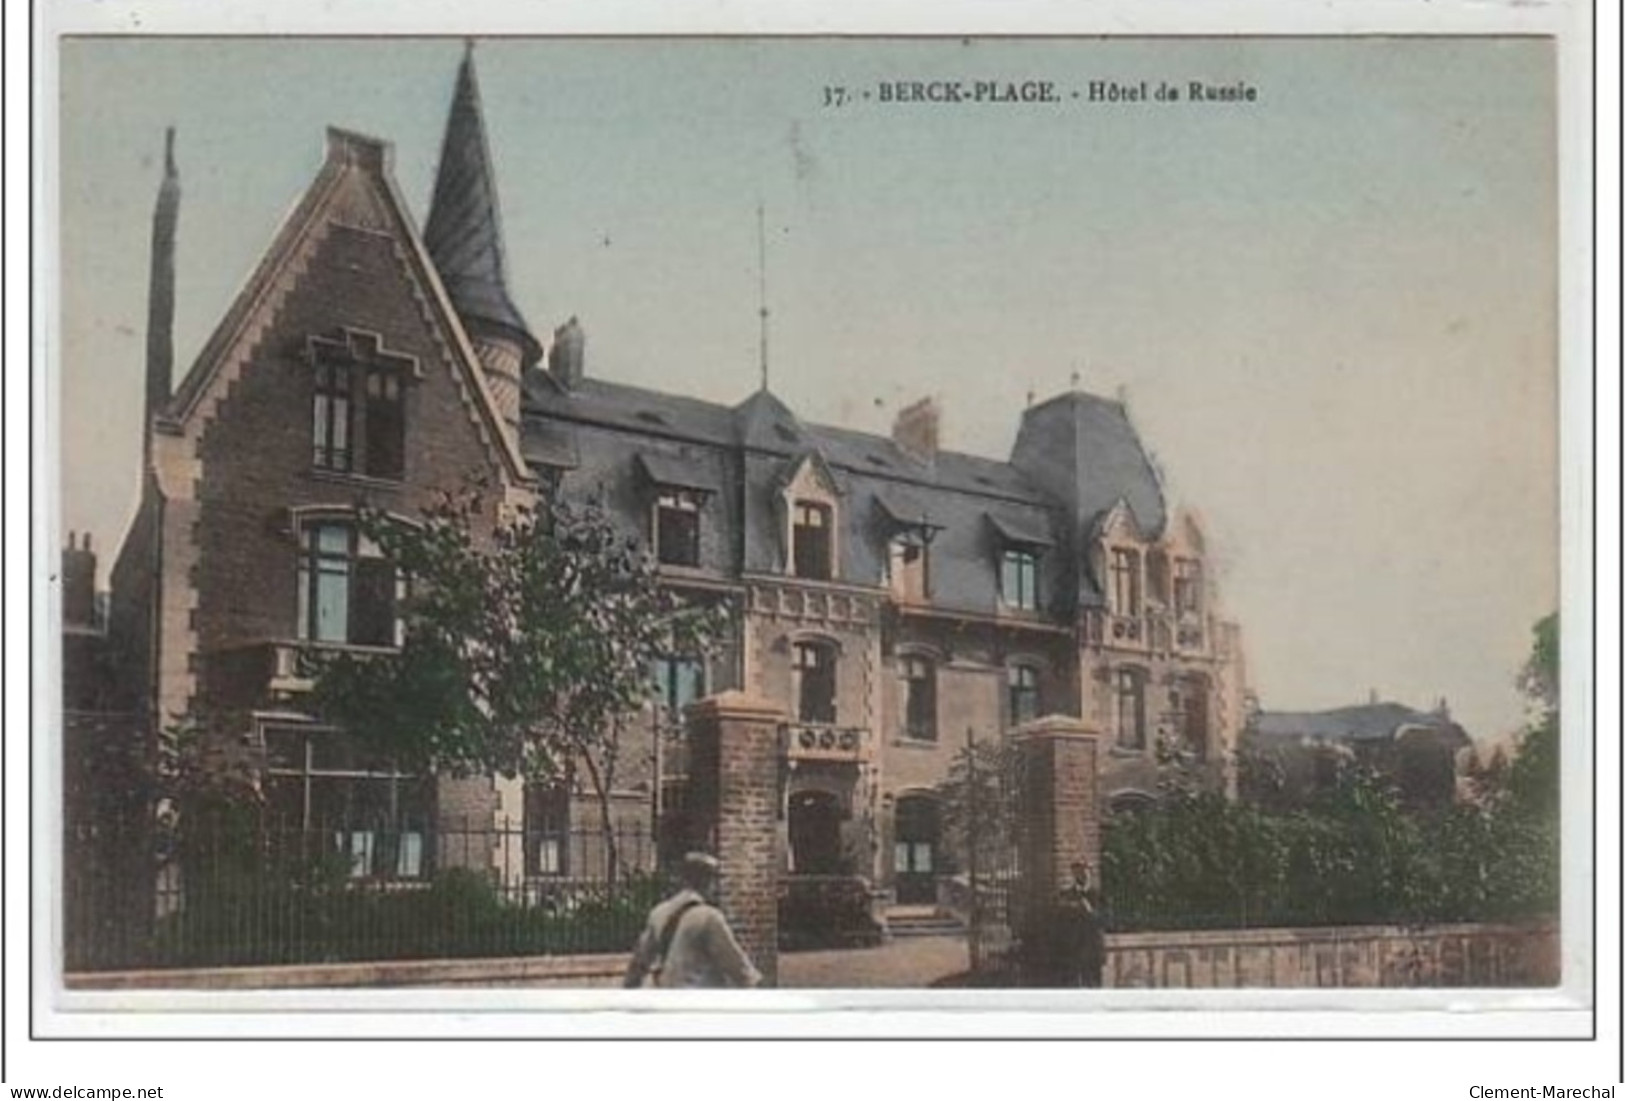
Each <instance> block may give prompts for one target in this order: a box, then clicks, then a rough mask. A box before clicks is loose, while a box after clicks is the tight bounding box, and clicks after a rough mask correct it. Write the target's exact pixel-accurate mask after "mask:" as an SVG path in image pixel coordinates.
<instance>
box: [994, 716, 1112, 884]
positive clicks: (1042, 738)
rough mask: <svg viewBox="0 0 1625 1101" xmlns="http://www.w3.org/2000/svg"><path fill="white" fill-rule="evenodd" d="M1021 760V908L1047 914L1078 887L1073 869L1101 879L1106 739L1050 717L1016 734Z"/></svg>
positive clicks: (1090, 729) (1084, 725) (1084, 726)
mask: <svg viewBox="0 0 1625 1101" xmlns="http://www.w3.org/2000/svg"><path fill="white" fill-rule="evenodd" d="M1013 738H1014V740H1015V744H1016V745H1017V747H1018V748H1019V752H1020V754H1021V776H1022V789H1023V790H1022V808H1023V812H1022V828H1021V830H1020V836H1021V888H1020V895H1021V908H1022V912H1023V913H1024V914H1039V913H1043V912H1044V911H1045V910H1047V909H1048V908H1049V907H1051V906H1053V905H1054V904H1055V903H1056V902H1057V901H1058V899H1059V898H1060V894H1061V892H1062V891H1063V890H1064V889H1065V888H1067V887H1068V886H1070V885H1071V883H1072V865H1073V864H1075V863H1077V862H1078V861H1087V862H1088V863H1089V864H1090V866H1092V867H1093V868H1094V869H1095V875H1096V887H1097V889H1098V887H1099V885H1100V884H1099V881H1098V877H1099V875H1100V805H1099V770H1098V763H1097V754H1098V752H1099V744H1100V735H1099V732H1098V731H1097V730H1096V728H1095V727H1094V726H1092V725H1090V724H1089V723H1087V722H1085V721H1084V720H1082V719H1076V718H1072V717H1070V716H1065V715H1048V716H1045V717H1044V718H1041V719H1035V720H1033V721H1032V722H1030V723H1027V724H1026V725H1024V726H1020V727H1017V728H1016V729H1015V731H1014V732H1013Z"/></svg>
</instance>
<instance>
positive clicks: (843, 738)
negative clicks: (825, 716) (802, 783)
mask: <svg viewBox="0 0 1625 1101" xmlns="http://www.w3.org/2000/svg"><path fill="white" fill-rule="evenodd" d="M784 752H785V756H786V757H788V758H789V759H790V760H792V761H837V762H847V763H852V764H857V763H860V762H863V761H867V760H869V758H870V755H871V754H870V745H869V732H868V731H867V730H865V729H863V728H861V727H856V726H836V725H834V724H832V723H802V722H796V723H787V724H785V726H784Z"/></svg>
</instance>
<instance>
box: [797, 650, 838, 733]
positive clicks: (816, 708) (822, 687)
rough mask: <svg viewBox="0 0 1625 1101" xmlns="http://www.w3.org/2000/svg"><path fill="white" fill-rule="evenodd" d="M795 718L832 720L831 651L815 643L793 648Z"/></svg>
mask: <svg viewBox="0 0 1625 1101" xmlns="http://www.w3.org/2000/svg"><path fill="white" fill-rule="evenodd" d="M794 656H795V667H794V672H795V681H796V684H795V691H796V715H797V717H798V718H799V719H800V720H801V721H802V722H804V723H833V722H834V721H835V651H834V649H833V648H832V647H830V646H827V645H825V644H823V643H818V642H798V643H796V645H795V655H794Z"/></svg>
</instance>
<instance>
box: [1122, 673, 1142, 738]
mask: <svg viewBox="0 0 1625 1101" xmlns="http://www.w3.org/2000/svg"><path fill="white" fill-rule="evenodd" d="M1116 681H1117V744H1118V745H1119V746H1121V747H1122V748H1124V749H1144V748H1145V673H1144V672H1143V671H1141V670H1139V669H1119V670H1117V674H1116Z"/></svg>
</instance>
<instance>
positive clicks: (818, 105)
mask: <svg viewBox="0 0 1625 1101" xmlns="http://www.w3.org/2000/svg"><path fill="white" fill-rule="evenodd" d="M462 51H463V45H462V43H461V42H460V41H457V40H452V39H413V40H396V41H388V40H376V39H375V40H301V41H297V42H294V41H289V40H275V39H258V40H251V39H250V40H245V39H237V40H224V39H175V40H154V39H142V40H120V39H83V40H77V41H67V42H65V43H64V45H63V48H62V51H61V67H60V76H61V95H60V114H59V118H60V131H59V140H60V159H59V165H60V190H59V196H60V201H59V202H60V205H59V207H58V219H57V222H58V225H59V241H58V242H57V244H58V246H59V255H60V258H61V266H60V271H59V278H60V287H59V290H60V302H61V320H60V332H59V333H58V334H57V336H58V338H59V339H58V340H57V341H56V342H55V344H54V346H50V344H51V342H50V341H48V346H49V351H50V353H51V362H53V363H54V364H55V370H56V378H57V379H58V380H59V387H60V388H59V390H58V398H59V404H58V406H57V409H58V418H57V420H58V423H59V425H60V432H61V438H60V439H61V451H60V454H61V470H60V490H61V508H60V526H61V528H62V532H63V536H64V538H65V537H66V533H67V532H68V531H70V530H72V531H79V532H83V531H90V532H91V533H93V536H94V540H95V545H96V546H97V547H98V548H99V550H100V552H101V555H102V567H103V570H104V572H105V569H106V568H107V567H108V566H109V565H110V564H111V561H112V556H113V552H114V548H116V546H117V544H118V542H119V540H120V539H122V537H123V533H124V530H125V528H126V527H127V525H128V523H129V519H130V517H131V514H132V511H133V508H134V504H135V497H136V492H137V487H138V467H139V458H140V437H139V431H140V427H139V419H140V405H141V400H142V373H143V357H144V340H145V336H144V333H145V325H146V281H147V269H148V262H149V256H148V247H149V235H150V231H151V229H150V227H151V222H150V219H151V211H152V205H153V201H154V199H155V197H156V194H157V187H158V183H159V179H160V175H161V169H162V150H163V131H164V127H165V126H169V125H173V126H175V127H176V129H177V137H176V159H177V162H178V164H179V170H180V178H181V189H182V199H181V208H180V230H179V242H178V250H177V260H178V274H177V296H178V308H177V315H176V330H175V332H176V338H175V347H176V361H177V381H178V379H179V377H180V374H181V373H182V372H184V371H185V370H186V369H187V368H188V367H189V366H190V364H191V361H192V358H193V357H194V356H195V355H196V353H197V351H198V350H199V349H200V348H201V346H202V344H203V342H204V340H205V339H206V338H207V336H208V334H209V332H210V330H211V328H212V326H213V325H214V324H215V323H216V322H217V321H218V320H219V318H220V317H221V315H222V314H223V313H224V312H225V310H226V308H227V306H228V305H229V303H230V301H231V299H232V297H233V296H234V295H235V293H236V292H237V291H238V289H239V288H240V287H241V285H242V283H243V281H244V280H245V279H246V278H247V275H248V273H249V271H250V269H251V267H252V265H253V264H254V263H255V262H256V261H257V259H258V258H259V256H260V255H261V254H262V252H263V250H264V249H265V247H266V246H267V245H268V243H269V242H270V239H271V237H272V235H273V234H274V233H275V231H276V229H277V227H278V225H279V224H280V222H281V220H282V219H283V218H284V217H285V216H286V215H287V214H288V212H289V211H290V210H291V209H292V207H293V206H294V204H295V203H296V202H297V200H298V198H299V197H300V195H301V194H302V192H303V190H304V189H305V188H306V187H307V186H308V185H309V183H310V181H311V180H312V179H313V178H314V176H315V173H316V171H317V169H318V167H319V165H320V162H321V158H322V151H323V131H324V127H325V126H327V125H330V124H331V125H339V126H343V127H346V128H348V129H353V130H359V131H362V132H365V133H369V134H373V135H375V136H378V137H382V138H386V139H388V140H390V141H391V142H393V144H394V172H395V176H396V179H397V181H398V182H399V184H400V187H401V190H402V193H403V194H404V195H405V197H406V200H407V202H408V204H409V205H410V206H411V208H412V213H413V215H414V217H415V218H416V219H417V220H418V223H419V225H421V224H422V222H423V220H424V218H425V216H426V213H427V210H426V207H427V202H428V197H429V194H430V190H431V184H432V180H433V172H434V168H435V161H436V157H437V155H438V152H439V142H440V135H441V129H442V127H443V125H444V122H445V115H446V111H447V108H448V106H449V103H450V97H451V90H452V83H453V79H454V77H455V70H456V66H457V63H458V60H459V58H460V57H461V55H462ZM476 59H477V65H478V69H479V77H480V82H481V90H482V95H483V99H484V106H485V117H486V123H487V128H488V134H489V139H490V144H491V148H492V154H493V157H494V160H495V164H496V172H497V183H498V188H499V191H500V197H501V213H502V220H503V227H504V232H505V236H506V240H507V246H508V257H507V258H508V266H509V281H510V287H511V290H512V292H513V297H514V299H515V301H516V302H517V304H518V306H519V308H520V310H521V311H522V312H523V313H524V314H525V316H526V317H527V319H528V320H529V322H530V325H531V327H532V330H533V331H534V332H535V333H536V334H537V335H538V336H541V337H542V338H543V339H544V340H548V341H550V338H551V333H552V331H553V329H554V328H555V327H556V326H557V325H559V324H560V323H562V322H563V321H564V320H565V319H566V318H568V317H570V316H572V315H575V316H578V317H579V318H580V320H581V323H582V325H583V326H584V327H585V329H586V332H587V334H588V338H587V355H586V363H587V371H588V372H589V373H590V374H594V375H597V376H600V377H603V378H607V379H613V380H616V381H620V382H626V383H632V384H636V385H643V386H649V387H654V388H658V389H663V390H670V391H674V392H678V393H686V394H692V395H695V396H699V397H705V398H710V399H714V400H718V401H724V402H729V403H732V402H737V401H739V400H742V399H743V398H744V397H745V396H747V395H748V394H749V393H750V392H751V391H752V390H754V389H755V387H756V386H757V383H758V378H759V372H760V363H759V354H758V338H759V329H758V324H759V322H758V316H757V306H758V293H759V292H758V278H759V270H758V245H757V221H756V210H757V205H758V203H760V204H761V205H762V206H763V208H764V209H765V212H766V214H765V219H766V227H767V232H766V255H767V262H766V283H767V288H768V300H769V306H770V311H771V317H770V323H769V324H770V340H769V346H770V352H769V366H770V375H771V384H772V388H773V390H774V391H775V392H776V393H777V394H778V395H780V396H781V397H782V398H783V399H784V400H785V401H786V402H787V403H788V404H789V406H790V407H791V408H792V409H794V410H795V411H796V413H797V414H798V415H799V416H800V417H801V418H802V419H804V420H806V421H811V422H816V423H828V424H840V425H846V426H850V427H854V428H859V429H865V430H869V431H874V432H881V433H884V432H886V431H888V430H889V427H890V424H891V419H892V417H893V415H894V414H895V412H896V411H897V410H898V409H899V408H901V407H902V406H903V405H906V404H908V403H909V402H910V401H912V400H914V399H915V398H918V397H920V396H923V395H926V394H932V395H935V396H936V397H937V398H938V399H939V401H940V402H941V405H942V407H943V445H944V446H945V447H949V448H952V449H955V450H962V451H969V452H974V453H978V454H985V455H991V456H994V457H1004V456H1007V455H1008V453H1009V449H1010V446H1011V444H1012V442H1013V441H1014V438H1015V433H1016V429H1017V427H1018V425H1019V421H1020V416H1021V411H1022V409H1023V408H1024V407H1025V406H1026V404H1027V402H1028V395H1029V394H1035V395H1036V397H1037V398H1038V399H1039V400H1043V399H1044V398H1045V397H1048V396H1050V395H1052V394H1054V393H1057V392H1059V391H1061V390H1064V389H1066V388H1067V387H1068V386H1069V385H1070V384H1071V379H1072V377H1073V376H1074V375H1076V377H1077V379H1078V385H1079V386H1081V387H1082V388H1083V389H1086V390H1090V391H1093V392H1096V393H1101V394H1106V395H1112V396H1117V395H1121V396H1122V397H1123V398H1124V399H1125V400H1126V402H1127V407H1128V409H1129V413H1130V416H1131V418H1132V419H1133V421H1134V423H1135V424H1136V426H1137V427H1138V429H1139V431H1140V433H1141V435H1142V437H1143V439H1144V441H1145V443H1146V445H1147V446H1148V448H1149V449H1150V450H1151V451H1152V453H1153V454H1154V456H1155V459H1156V461H1157V463H1158V465H1159V467H1160V469H1161V470H1162V472H1163V476H1164V483H1165V487H1166V489H1167V491H1168V495H1169V497H1170V500H1171V502H1172V503H1174V504H1175V505H1180V504H1183V505H1188V506H1191V507H1193V508H1195V509H1196V510H1198V512H1199V513H1200V515H1201V517H1202V520H1203V522H1204V525H1205V527H1206V530H1207V535H1208V543H1209V547H1210V551H1211V553H1212V555H1213V557H1214V562H1213V567H1212V573H1213V575H1214V577H1215V580H1216V582H1217V584H1218V586H1219V591H1220V600H1221V603H1222V605H1223V607H1224V608H1225V610H1226V612H1227V613H1228V614H1229V615H1231V616H1232V617H1234V618H1235V619H1237V620H1238V621H1239V622H1240V623H1241V626H1242V629H1243V632H1244V640H1245V646H1246V652H1247V660H1248V667H1249V676H1250V680H1251V682H1252V684H1253V686H1254V688H1255V689H1256V691H1257V692H1258V694H1259V697H1260V699H1261V701H1262V702H1263V704H1264V706H1266V707H1270V708H1281V709H1298V708H1304V709H1307V708H1320V707H1332V706H1340V705H1344V704H1350V703H1357V702H1363V701H1364V700H1365V699H1366V698H1367V695H1368V693H1369V692H1371V691H1376V692H1377V693H1378V694H1379V695H1380V696H1382V697H1383V698H1385V699H1397V700H1400V701H1402V702H1406V703H1409V704H1411V705H1412V706H1417V707H1424V708H1425V707H1431V706H1432V705H1433V704H1434V703H1435V702H1436V701H1437V700H1438V699H1439V698H1440V697H1444V698H1445V699H1447V700H1448V701H1449V705H1450V707H1451V710H1452V712H1453V714H1454V715H1455V716H1456V718H1457V719H1458V720H1459V721H1461V722H1462V723H1463V725H1464V726H1465V727H1466V728H1467V730H1468V731H1469V733H1471V734H1473V735H1474V736H1475V737H1478V738H1481V739H1490V738H1497V737H1500V736H1503V735H1505V734H1506V733H1507V732H1509V731H1511V730H1513V729H1515V728H1516V727H1517V726H1518V725H1519V723H1520V722H1521V720H1522V716H1523V711H1522V704H1521V700H1520V697H1519V695H1518V693H1517V691H1516V687H1515V677H1516V673H1517V670H1518V668H1519V666H1520V665H1521V664H1522V662H1523V660H1524V658H1525V656H1526V655H1527V652H1528V648H1529V639H1530V627H1531V625H1532V624H1533V622H1534V621H1535V620H1536V619H1538V618H1539V617H1540V616H1542V615H1544V614H1546V613H1547V612H1549V611H1551V610H1553V609H1554V608H1556V606H1557V601H1558V594H1557V581H1558V514H1557V508H1558V505H1557V502H1558V494H1557V446H1558V444H1557V431H1556V427H1557V377H1558V368H1557V362H1558V360H1557V336H1556V333H1557V328H1556V325H1557V311H1556V303H1557V293H1558V251H1557V239H1556V233H1557V228H1556V227H1557V200H1556V194H1557V192H1556V186H1557V184H1556V172H1555V165H1556V159H1555V152H1554V151H1555V144H1556V133H1555V127H1556V112H1555V91H1554V85H1553V81H1554V55H1553V53H1552V50H1551V47H1550V45H1549V44H1548V43H1547V42H1545V41H1543V40H1539V39H1475V40H1463V39H1410V40H1405V41H1400V40H1395V39H1384V38H1365V39H1359V38H1355V39H1273V40H1266V39H1224V40H1216V39H1206V40H1203V39H1182V40H1161V41H1149V40H1132V39H1116V40H1100V39H1068V40H1023V39H970V40H961V39H937V40H918V39H917V40H890V41H884V40H880V41H877V40H855V41H854V40H844V41H843V40H816V39H814V40H797V41H789V40H751V39H733V40H686V41H677V40H659V39H643V40H620V41H605V40H582V39H576V40H551V41H549V40H535V39H492V40H483V41H481V42H480V43H479V44H478V45H477V47H476ZM933 80H962V81H965V82H967V84H969V83H970V82H975V81H983V80H987V81H996V82H1000V83H1003V82H1011V81H1015V82H1019V81H1027V80H1032V81H1049V82H1052V84H1053V86H1054V88H1055V91H1056V96H1057V100H1058V102H1054V103H1027V104H1021V103H997V104H995V103H981V104H975V103H956V104H948V103H936V104H933V103H895V102H892V103H882V102H880V101H879V96H880V91H879V90H880V86H881V84H882V82H890V81H921V82H926V81H933ZM1193 80H1194V81H1202V82H1206V83H1211V84H1227V83H1234V82H1244V83H1245V84H1247V85H1249V86H1250V87H1252V88H1253V89H1255V90H1256V94H1257V98H1256V100H1254V101H1253V102H1247V103H1223V104H1205V103H1191V102H1188V101H1181V102H1179V103H1169V102H1158V101H1156V100H1152V101H1150V102H1119V103H1115V104H1111V103H1092V102H1090V101H1089V99H1088V95H1087V93H1088V89H1089V85H1090V82H1092V81H1116V82H1118V83H1120V84H1123V85H1128V86H1136V85H1138V84H1139V82H1141V81H1145V82H1147V83H1146V87H1147V90H1148V91H1154V90H1155V89H1156V88H1157V86H1158V85H1159V83H1160V82H1163V81H1166V82H1168V83H1169V84H1170V85H1172V86H1175V87H1178V88H1180V89H1182V90H1183V89H1185V87H1186V85H1187V83H1188V82H1189V81H1193ZM831 87H842V88H845V89H847V90H848V95H849V96H850V97H851V100H850V102H849V103H848V104H847V105H846V106H840V107H832V106H826V99H827V98H828V96H827V94H826V88H831ZM863 90H869V91H870V93H871V98H870V99H868V100H864V99H862V98H861V93H862V91H863ZM1073 91H1077V92H1079V93H1080V98H1078V99H1073V98H1071V93H1072V92H1073Z"/></svg>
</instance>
